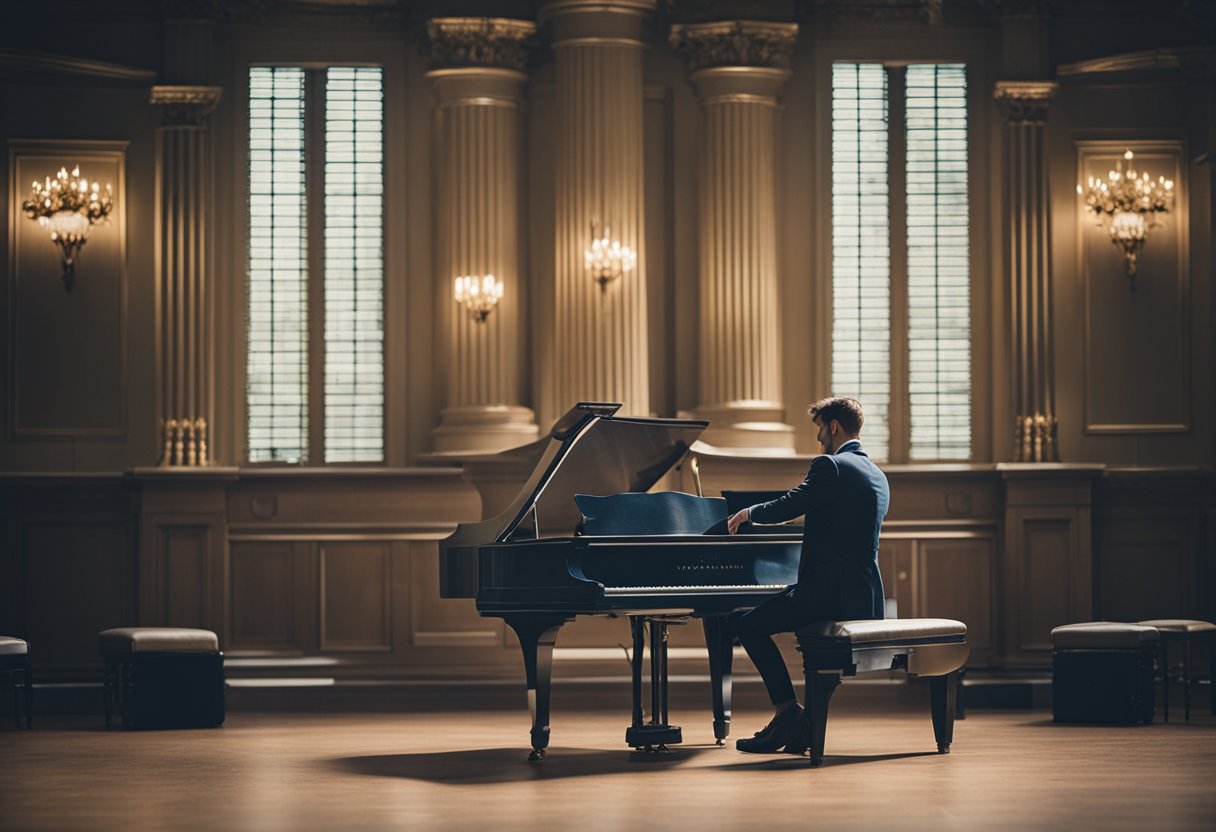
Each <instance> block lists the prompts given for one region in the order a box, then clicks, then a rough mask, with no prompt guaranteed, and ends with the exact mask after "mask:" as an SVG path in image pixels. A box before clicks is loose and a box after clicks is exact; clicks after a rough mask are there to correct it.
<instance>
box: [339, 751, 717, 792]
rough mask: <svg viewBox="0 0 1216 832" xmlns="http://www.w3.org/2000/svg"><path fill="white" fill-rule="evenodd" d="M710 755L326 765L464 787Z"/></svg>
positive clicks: (460, 754) (451, 758)
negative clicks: (533, 761)
mask: <svg viewBox="0 0 1216 832" xmlns="http://www.w3.org/2000/svg"><path fill="white" fill-rule="evenodd" d="M712 750H717V749H716V746H692V747H689V746H685V747H683V748H679V749H675V750H673V751H670V752H667V753H665V754H644V753H641V752H636V751H634V752H630V751H624V750H622V751H604V750H598V749H597V750H594V751H593V750H588V749H577V748H559V749H556V750H552V749H551V750H550V751H549V753H548V755H547V756H546V757H545V759H544V760H543V761H541V762H538V763H530V762H528V749H526V748H520V747H518V746H515V747H512V748H485V749H481V750H476V751H438V752H435V753H432V754H382V755H377V756H374V757H343V758H339V759H336V760H333V761H332V764H333V765H334V766H335V767H337V768H339V769H341V770H343V771H345V772H349V773H353V774H362V775H366V776H368V777H404V778H407V779H410V780H425V781H427V782H431V783H446V784H448V785H464V784H472V783H516V782H526V781H530V780H556V779H559V778H565V777H594V776H597V775H604V774H627V773H630V772H636V771H639V770H642V769H671V768H676V767H678V766H680V765H682V764H684V763H686V762H688V761H689V760H691V759H692V758H693V757H696V756H698V755H700V754H703V753H705V752H707V751H712Z"/></svg>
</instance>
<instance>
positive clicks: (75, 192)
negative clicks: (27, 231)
mask: <svg viewBox="0 0 1216 832" xmlns="http://www.w3.org/2000/svg"><path fill="white" fill-rule="evenodd" d="M21 209H22V210H23V211H25V215H26V216H27V217H29V218H30V219H32V220H37V221H38V224H39V225H41V226H42V227H43V228H46V229H49V230H50V232H51V240H52V241H53V242H54V243H55V244H56V245H58V246H59V248H60V249H61V250H62V251H63V288H64V289H66V290H67V291H69V292H70V291H72V283H73V281H74V279H75V277H76V258H77V257H79V256H80V249H81V248H83V247H84V244H85V243H86V242H88V237H89V231H90V230H92V228H93V226H94V225H96V224H97V223H99V222H108V221H109V217H110V212H111V211H113V210H114V189H113V188H112V187H111V186H110V185H106V187H105V190H104V191H103V190H101V188H100V186H99V185H98V183H97V182H89V180H87V179H85V178H84V177H82V176H81V175H80V167H79V166H77V167H74V168H72V175H71V176H68V171H67V168H60V169H59V173H58V174H56V175H55V178H54V180H52V179H51V178H50V177H49V176H48V177H47V178H46V182H45V183H43V182H37V181H35V182H34V184H33V187H32V189H31V190H30V195H29V197H28V198H27V199H26V200H25V201H24V202H22V203H21Z"/></svg>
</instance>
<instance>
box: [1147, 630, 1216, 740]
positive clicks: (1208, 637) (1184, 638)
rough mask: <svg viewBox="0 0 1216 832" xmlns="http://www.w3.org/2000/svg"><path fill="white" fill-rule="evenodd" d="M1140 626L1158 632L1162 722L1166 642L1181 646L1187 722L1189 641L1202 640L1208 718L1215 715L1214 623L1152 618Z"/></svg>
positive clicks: (1167, 718)
mask: <svg viewBox="0 0 1216 832" xmlns="http://www.w3.org/2000/svg"><path fill="white" fill-rule="evenodd" d="M1140 624H1141V625H1142V626H1144V627H1153V628H1155V629H1156V630H1157V632H1159V633H1161V688H1162V697H1161V698H1162V700H1163V702H1162V711H1163V712H1164V714H1165V721H1166V722H1169V721H1170V676H1171V674H1170V643H1171V642H1179V643H1181V644H1182V656H1183V664H1182V674H1181V676H1178V675H1175V676H1174V678H1181V679H1182V702H1183V713H1184V714H1185V716H1186V721H1187V722H1190V721H1191V681H1192V679H1191V642H1193V641H1197V640H1198V641H1206V642H1207V645H1208V687H1209V689H1210V690H1209V692H1210V693H1211V697H1212V715H1213V716H1216V624H1213V623H1212V622H1210V621H1195V620H1193V619H1189V618H1155V619H1153V620H1151V621H1141V622H1140Z"/></svg>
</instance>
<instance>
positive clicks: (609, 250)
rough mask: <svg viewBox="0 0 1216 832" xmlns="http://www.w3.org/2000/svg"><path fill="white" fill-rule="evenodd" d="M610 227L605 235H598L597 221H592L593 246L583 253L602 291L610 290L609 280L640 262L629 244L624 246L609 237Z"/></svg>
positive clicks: (588, 267)
mask: <svg viewBox="0 0 1216 832" xmlns="http://www.w3.org/2000/svg"><path fill="white" fill-rule="evenodd" d="M608 237H609V234H608V229H607V228H605V229H604V236H603V237H597V236H596V230H595V223H591V247H590V248H589V249H587V250H586V251H585V252H584V253H583V257H584V260H585V261H586V263H587V271H589V272H591V277H592V278H593V279H594V280H595V281H596V282H597V283H599V284H600V291H601V292H607V291H608V282H609V281H610V280H616V279H617V278H618V277H620V276H621V275H623V274H624V273H625V272H627V271H631V270H632V269H633V267H634V266H635V265H637V262H638V256H637V255H636V254H634V253H633V249H631V248H630V247H629V246H623V245H621V244H620V243H619V242H617V241H616V240H609V239H608Z"/></svg>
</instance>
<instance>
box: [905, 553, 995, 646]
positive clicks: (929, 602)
mask: <svg viewBox="0 0 1216 832" xmlns="http://www.w3.org/2000/svg"><path fill="white" fill-rule="evenodd" d="M995 560H996V546H995V541H994V540H993V538H992V537H989V536H976V537H959V538H946V539H932V538H930V539H924V540H918V541H917V542H916V553H915V567H914V568H915V573H916V583H915V587H914V588H915V591H916V595H917V598H916V604H915V608H916V614H917V617H925V618H953V619H956V620H958V621H962V622H963V623H965V624H966V625H967V643H968V644H969V645H970V646H971V656H970V658H969V659H968V660H967V663H968V664H969V665H971V666H972V667H975V666H984V665H987V664H990V663H991V660H992V656H993V653H994V650H993V646H994V635H995V634H996V621H995V619H996V604H995V603H994V600H995V596H996V593H995V581H994V577H995Z"/></svg>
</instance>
